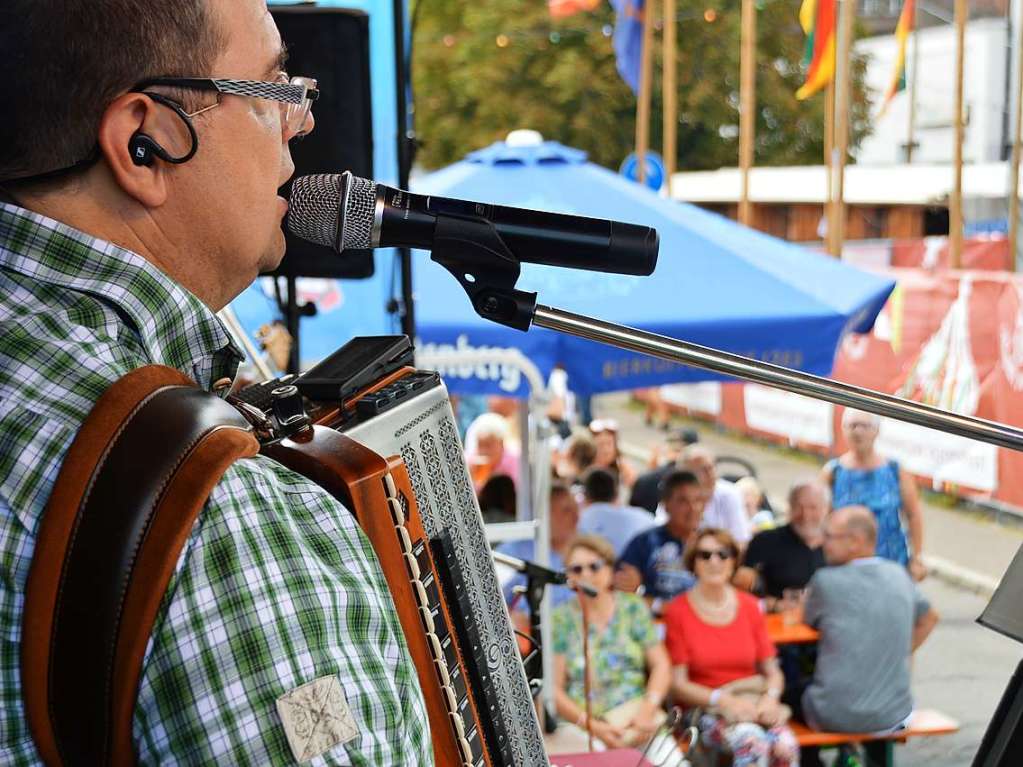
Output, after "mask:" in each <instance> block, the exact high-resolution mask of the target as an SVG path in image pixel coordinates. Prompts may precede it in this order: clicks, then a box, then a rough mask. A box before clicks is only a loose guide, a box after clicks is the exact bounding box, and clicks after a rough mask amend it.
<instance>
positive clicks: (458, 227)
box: [432, 214, 1023, 450]
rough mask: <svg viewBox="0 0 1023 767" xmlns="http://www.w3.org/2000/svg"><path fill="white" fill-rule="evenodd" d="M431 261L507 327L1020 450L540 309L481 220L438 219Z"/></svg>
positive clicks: (969, 429) (1002, 431)
mask: <svg viewBox="0 0 1023 767" xmlns="http://www.w3.org/2000/svg"><path fill="white" fill-rule="evenodd" d="M432 258H433V260H434V261H436V262H437V263H439V264H441V265H442V266H443V267H444V268H445V269H447V270H448V271H449V272H451V274H452V275H453V276H454V277H455V279H456V280H458V282H459V284H460V285H461V286H462V288H463V289H464V290H465V292H466V293H467V294H468V296H469V300H470V301H471V302H472V306H473V309H474V310H475V311H476V313H477V314H478V315H479V316H480V317H483V318H484V319H487V320H491V321H493V322H497V323H499V324H502V325H507V326H508V327H512V328H516V329H518V330H528V329H529V328H530V326H531V325H536V326H537V327H542V328H547V329H549V330H554V331H557V332H559V333H564V334H566V335H570V336H576V337H578V338H585V339H587V340H590V341H597V342H599V343H602V344H606V345H608V346H613V347H615V348H618V349H624V350H626V351H630V352H637V353H639V354H646V355H648V356H651V357H656V358H658V359H662V360H667V361H669V362H676V363H678V364H680V365H689V366H690V367H696V368H702V369H704V370H710V371H713V372H715V373H721V374H724V375H728V376H732V377H734V378H739V379H742V380H745V381H750V382H753V383H759V384H764V385H766V386H771V387H774V388H776V389H782V390H784V391H788V392H792V393H794V394H801V395H803V396H807V397H812V398H814V399H821V400H825V401H827V402H831V403H834V404H836V405H844V406H845V407H851V408H856V409H857V410H864V411H867V412H869V413H875V414H876V415H879V416H883V417H885V418H894V419H896V420H899V421H905V422H907V423H912V424H916V425H918V426H924V427H927V428H931V429H938V430H940V431H943V432H947V433H949V434H955V435H958V436H960V437H966V438H968V439H976V440H980V441H981V442H987V443H989V444H992V445H997V446H999V447H1005V448H1009V449H1012V450H1023V429H1019V428H1017V427H1015V426H1009V425H1007V424H1002V423H998V422H995V421H988V420H985V419H983V418H976V417H974V416H969V415H962V414H959V413H951V412H947V411H945V410H941V409H939V408H936V407H932V406H930V405H925V404H923V403H920V402H913V401H911V400H904V399H901V398H899V397H894V396H892V395H890V394H883V393H881V392H877V391H873V390H872V389H866V388H863V387H860V386H854V385H852V384H847V383H843V382H841V381H832V380H831V379H828V378H824V377H823V376H816V375H812V374H810V373H803V372H801V371H798V370H793V369H791V368H786V367H782V366H781V365H773V364H770V363H767V362H761V361H759V360H755V359H752V358H749V357H743V356H741V355H739V354H732V353H730V352H724V351H719V350H717V349H712V348H710V347H708V346H701V345H699V344H694V343H688V342H686V341H679V340H677V339H674V338H670V337H669V336H663V335H659V334H657V333H650V332H647V331H644V330H637V329H636V328H631V327H628V326H626V325H619V324H617V323H613V322H606V321H604V320H600V319H597V318H594V317H587V316H585V315H582V314H575V313H572V312H567V311H563V310H561V309H556V308H554V307H550V306H543V305H539V304H537V302H536V293H527V292H524V291H521V290H517V289H516V288H515V283H516V282H517V281H518V278H519V274H520V272H521V265H520V259H519V258H518V257H516V256H515V255H514V254H513V253H512V252H511V250H509V248H508V247H507V245H505V243H504V241H503V240H502V239H501V237H500V235H498V233H497V231H496V229H495V228H494V226H493V224H491V223H490V222H489V221H487V220H486V219H483V218H474V217H470V216H466V217H462V216H454V215H449V214H443V215H439V216H437V224H436V229H435V235H434V247H433V255H432Z"/></svg>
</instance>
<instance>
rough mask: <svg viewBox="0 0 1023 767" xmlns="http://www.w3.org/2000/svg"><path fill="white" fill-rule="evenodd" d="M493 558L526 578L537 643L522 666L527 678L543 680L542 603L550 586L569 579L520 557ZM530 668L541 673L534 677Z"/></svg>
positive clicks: (499, 555)
mask: <svg viewBox="0 0 1023 767" xmlns="http://www.w3.org/2000/svg"><path fill="white" fill-rule="evenodd" d="M492 556H493V558H494V561H495V562H500V563H501V564H502V565H507V566H508V567H510V568H512V569H513V570H516V571H517V572H520V573H522V574H523V575H525V576H526V604H527V605H528V606H529V633H530V635H531V636H532V638H533V642H534V643H535V649H534V650H533V652H531V653H530V654H529V655H528V656H527V657H526V659H525V660H524V661H523V662H522V665H523V666H524V667H525V668H526V672H527V673H526V675H527V677H531V678H532V679H542V678H543V670H542V669H543V626H542V624H541V622H540V602H542V601H543V594H544V590H545V589H546V588H547V586H548V585H555V586H558V585H563V584H565V583H567V582H568V577H567V576H566V575H565V573H563V572H561V571H559V570H552V569H551V568H549V567H544V566H543V565H538V564H536V563H535V562H530V561H529V560H527V559H519V558H518V557H512V556H509V555H507V554H502V553H501V552H499V551H495V552H492ZM530 668H532V669H534V671H535V670H536V669H537V668H539V669H540V673H539V674H536V675H532V674H531V673H530V671H529V669H530ZM530 684H531V685H532V682H530ZM539 691H540V690H539V688H537V689H535V690H534V691H533V694H534V695H536V694H537V693H538V692H539Z"/></svg>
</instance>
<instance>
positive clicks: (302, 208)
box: [288, 173, 341, 248]
mask: <svg viewBox="0 0 1023 767" xmlns="http://www.w3.org/2000/svg"><path fill="white" fill-rule="evenodd" d="M340 207H341V176H339V175H336V174H326V173H321V174H318V175H315V176H300V177H299V178H296V179H295V182H294V183H293V184H292V185H291V199H289V200H288V229H289V230H290V231H291V233H292V234H293V235H295V236H296V237H301V238H302V239H303V240H309V242H314V243H316V244H317V245H326V246H327V247H328V248H333V247H334V245H335V243H336V242H337V227H338V212H339V210H340Z"/></svg>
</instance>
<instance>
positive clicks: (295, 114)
mask: <svg viewBox="0 0 1023 767" xmlns="http://www.w3.org/2000/svg"><path fill="white" fill-rule="evenodd" d="M281 77H282V79H281V81H279V82H264V81H262V80H225V79H222V78H212V77H153V78H150V79H148V80H143V81H142V82H140V83H137V84H136V85H135V87H133V88H132V90H133V91H137V92H145V90H146V88H151V87H153V86H155V85H166V86H169V87H172V88H191V89H193V90H200V91H211V92H215V93H216V94H217V96H218V98H217V103H216V104H211V105H210V106H208V107H204V108H202V109H199V110H197V111H195V112H192V113H191V114H189V115H188V116H189V117H195V116H196V115H199V114H202V113H203V112H208V111H209V110H211V109H214V108H215V107H217V106H219V105H220V99H219V97H220V95H222V94H225V93H226V94H229V95H232V96H247V97H249V98H255V99H266V100H268V101H276V102H277V103H278V104H279V105H280V109H281V128H282V129H283V130H284V131H285V133H286V134H287V135H288V136H292V137H294V136H302V135H304V134H305V133H306V132H307V130H306V125H307V123H308V121H309V115H310V113H311V112H312V109H313V102H314V101H316V100H317V99H318V98H319V97H320V92H319V91H318V90H317V88H316V80H314V79H312V78H311V77H292V78H291V79H290V80H288V81H287V82H284V79H285V78H287V75H283V74H282V76H281Z"/></svg>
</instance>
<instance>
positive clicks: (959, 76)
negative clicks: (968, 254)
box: [948, 0, 968, 269]
mask: <svg viewBox="0 0 1023 767" xmlns="http://www.w3.org/2000/svg"><path fill="white" fill-rule="evenodd" d="M967 12H968V9H967V7H966V0H956V4H955V25H956V73H955V88H956V99H955V115H953V118H954V121H955V141H954V143H953V151H954V157H953V160H952V164H953V166H954V170H955V180H954V182H953V184H952V200H951V205H950V206H949V212H948V213H949V216H948V244H949V249H950V256H951V259H950V261H951V265H952V268H953V269H958V268H960V267H961V266H962V262H963V62H964V60H965V58H966V15H967Z"/></svg>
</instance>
